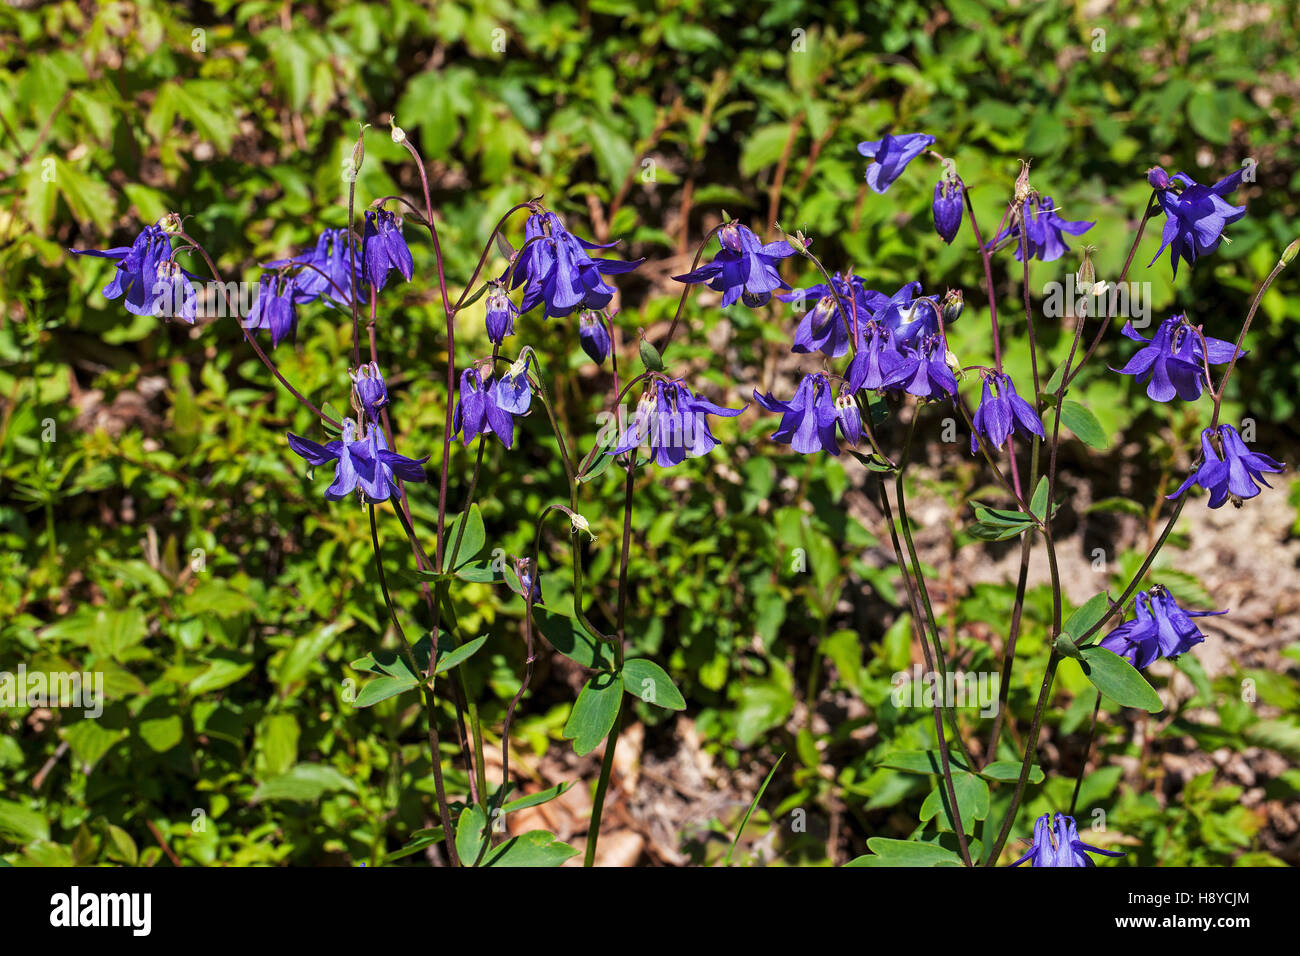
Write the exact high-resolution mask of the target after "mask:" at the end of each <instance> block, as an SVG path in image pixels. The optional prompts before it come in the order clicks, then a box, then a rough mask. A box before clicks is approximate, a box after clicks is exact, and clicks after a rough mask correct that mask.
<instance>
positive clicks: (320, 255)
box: [265, 229, 364, 308]
mask: <svg viewBox="0 0 1300 956" xmlns="http://www.w3.org/2000/svg"><path fill="white" fill-rule="evenodd" d="M348 236H349V230H347V229H326V230H324V231H323V232H322V233H321V234H320V237H319V238H318V239H317V240H316V245H315V247H314V248H313V249H312V250H311V251H310V252H305V253H303V254H302V255H299V256H293V257H292V258H289V259H279V260H277V261H275V262H268V263H266V264H265V266H266V268H268V269H281V268H284V267H286V266H291V265H297V266H301V267H302V268H300V269H299V270H298V272H297V276H296V281H295V287H296V289H297V301H298V302H300V303H306V302H314V301H316V300H317V299H321V300H323V301H324V302H325V303H326V304H327V305H334V306H338V307H340V308H349V307H350V306H351V304H352V303H351V297H352V296H353V295H355V291H354V290H355V289H356V287H357V285H358V284H359V283H360V279H359V274H360V270H361V268H362V266H363V264H364V256H363V255H362V251H361V250H360V249H350V248H349V246H348ZM354 259H355V263H354V261H353V260H354ZM354 265H355V269H356V271H355V272H354V271H353V268H354Z"/></svg>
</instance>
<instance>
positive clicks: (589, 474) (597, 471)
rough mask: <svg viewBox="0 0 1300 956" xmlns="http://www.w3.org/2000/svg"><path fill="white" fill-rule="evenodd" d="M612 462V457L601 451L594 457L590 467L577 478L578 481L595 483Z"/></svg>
mask: <svg viewBox="0 0 1300 956" xmlns="http://www.w3.org/2000/svg"><path fill="white" fill-rule="evenodd" d="M613 460H614V456H613V455H611V454H609V453H608V451H606V450H603V449H602V451H601V452H600V454H598V455H597V456H596V460H595V461H593V462H592V463H591V467H590V468H588V469H587V470H586V471H585V472H583V473H582V474H581V475H579V476H578V481H580V482H588V481H595V480H596V479H597V478H599V477H600V476H601V475H603V474H604V473H605V469H606V468H608V467H609V466H610V463H611V462H613Z"/></svg>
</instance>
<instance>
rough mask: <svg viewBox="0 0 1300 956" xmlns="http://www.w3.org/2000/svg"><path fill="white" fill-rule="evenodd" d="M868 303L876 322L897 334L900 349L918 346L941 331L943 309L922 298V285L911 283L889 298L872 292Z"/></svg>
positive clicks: (867, 296)
mask: <svg viewBox="0 0 1300 956" xmlns="http://www.w3.org/2000/svg"><path fill="white" fill-rule="evenodd" d="M866 301H867V306H868V308H870V309H871V312H872V315H873V316H874V317H875V319H876V321H877V322H879V323H880V324H881V325H883V326H884V327H885V328H887V329H889V330H890V331H891V332H893V333H894V341H895V342H896V343H897V344H898V347H899V348H903V347H904V346H913V345H916V343H917V342H919V341H920V340H921V339H923V338H925V337H926V336H927V335H934V334H935V333H937V332H938V331H939V307H938V306H937V305H936V304H935V302H934V300H933V299H931V298H929V297H928V296H923V295H921V283H919V282H909V283H907V284H906V285H904V286H903V287H902V288H900V289H899V290H898V291H897V292H895V293H894V294H893V295H891V296H889V297H888V298H886V297H885V296H884V294H882V293H880V292H873V291H870V290H868V291H867V293H866Z"/></svg>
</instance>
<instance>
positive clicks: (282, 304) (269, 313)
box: [244, 272, 298, 348]
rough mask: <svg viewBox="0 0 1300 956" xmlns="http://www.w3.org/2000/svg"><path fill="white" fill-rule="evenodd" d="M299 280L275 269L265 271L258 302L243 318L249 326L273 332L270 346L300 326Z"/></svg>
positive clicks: (259, 285)
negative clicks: (273, 270)
mask: <svg viewBox="0 0 1300 956" xmlns="http://www.w3.org/2000/svg"><path fill="white" fill-rule="evenodd" d="M297 296H298V289H297V279H296V278H295V277H294V276H288V275H284V274H282V273H275V272H263V273H262V278H261V279H260V280H259V281H258V284H257V301H255V302H254V303H253V307H252V308H251V309H249V310H248V316H247V317H246V318H245V319H244V328H246V329H265V330H268V331H269V332H270V333H271V346H272V347H273V348H274V347H275V346H277V345H279V344H280V342H281V340H283V339H284V338H285V337H286V336H290V335H293V333H294V332H295V331H296V330H297V328H298V310H297V308H296V304H297Z"/></svg>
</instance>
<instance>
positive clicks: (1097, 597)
mask: <svg viewBox="0 0 1300 956" xmlns="http://www.w3.org/2000/svg"><path fill="white" fill-rule="evenodd" d="M1109 610H1110V596H1109V595H1108V594H1107V593H1106V592H1105V591H1103V592H1102V593H1100V594H1094V595H1093V596H1092V597H1090V598H1088V600H1087V601H1085V602H1084V603H1083V605H1082V606H1081V607H1079V609H1078V610H1076V611H1075V612H1074V613H1073V614H1071V615H1070V618H1069V620H1067V621H1066V622H1065V627H1064V628H1062V630H1063V631H1064V633H1066V634H1069V635H1070V637H1072V638H1073V639H1074V640H1076V641H1079V640H1082V639H1083V635H1085V634H1087V633H1088V631H1089V630H1090V629H1091V628H1092V627H1093V625H1094V624H1096V623H1097V622H1098V621H1100V620H1101V619H1102V618H1103V617H1105V616H1106V612H1107V611H1109Z"/></svg>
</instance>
